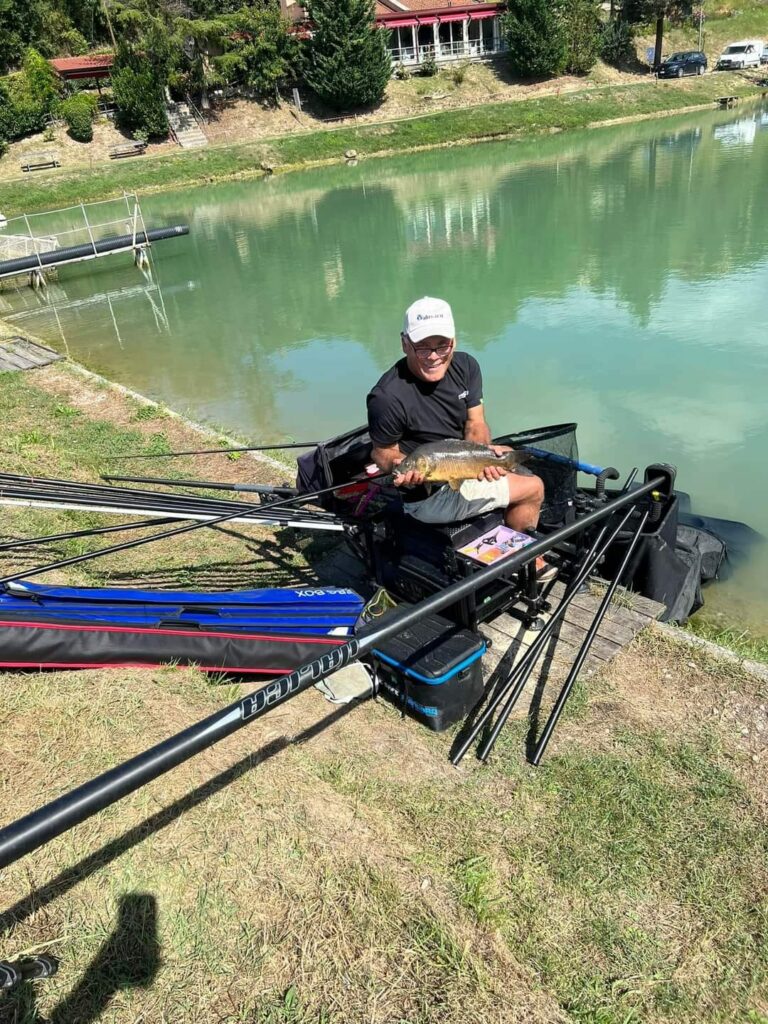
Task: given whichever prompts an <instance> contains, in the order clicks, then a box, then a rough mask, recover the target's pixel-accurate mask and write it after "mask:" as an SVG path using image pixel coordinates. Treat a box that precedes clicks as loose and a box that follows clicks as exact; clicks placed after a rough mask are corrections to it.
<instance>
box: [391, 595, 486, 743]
mask: <svg viewBox="0 0 768 1024" xmlns="http://www.w3.org/2000/svg"><path fill="white" fill-rule="evenodd" d="M487 647H488V644H487V643H486V641H485V640H484V639H483V637H481V636H479V635H478V634H477V633H473V632H471V631H470V630H468V629H461V628H460V627H458V626H456V624H455V623H453V622H450V621H449V620H448V619H444V618H442V617H441V616H440V615H427V616H425V618H423V619H421V620H420V621H419V622H417V623H415V624H414V625H413V626H409V627H408V628H407V629H404V630H403V632H402V633H398V634H397V636H393V637H390V638H389V639H388V640H385V641H384V642H383V643H382V644H381V645H380V646H379V647H377V648H375V649H374V651H373V661H374V667H375V669H376V674H377V677H378V682H379V692H380V693H381V694H382V696H384V697H386V698H387V699H388V700H391V701H392V703H393V704H395V705H396V706H397V707H399V708H401V709H402V711H403V713H404V714H407V715H409V716H410V717H411V718H415V719H416V720H417V721H419V722H421V723H422V725H426V726H427V728H428V729H433V730H434V731H435V732H442V731H443V729H447V728H448V727H449V726H451V725H454V724H455V723H456V722H458V721H460V720H461V719H462V718H464V717H465V716H466V715H467V714H468V713H469V712H470V711H471V710H472V708H473V707H475V705H476V704H477V702H478V701H479V700H480V698H481V697H482V695H483V673H482V666H481V659H482V656H483V654H485V651H486V649H487Z"/></svg>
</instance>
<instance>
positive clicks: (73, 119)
mask: <svg viewBox="0 0 768 1024" xmlns="http://www.w3.org/2000/svg"><path fill="white" fill-rule="evenodd" d="M97 108H98V102H97V100H96V99H95V98H94V97H93V96H89V95H87V94H86V93H84V92H81V93H78V94H77V95H76V96H70V98H69V99H67V100H64V102H63V103H62V104H61V107H60V110H61V116H62V117H63V118H64V120H65V121H66V122H67V127H68V128H69V134H70V135H71V136H72V138H73V139H74V140H75V142H91V141H92V140H93V119H94V117H95V116H96V110H97Z"/></svg>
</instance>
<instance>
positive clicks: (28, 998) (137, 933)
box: [0, 892, 160, 1024]
mask: <svg viewBox="0 0 768 1024" xmlns="http://www.w3.org/2000/svg"><path fill="white" fill-rule="evenodd" d="M159 967H160V946H159V942H158V938H157V901H156V900H155V897H154V896H152V895H150V894H149V893H144V892H134V893H127V894H126V895H124V896H121V897H120V903H119V906H118V911H117V922H116V924H115V927H114V929H113V931H112V932H111V934H110V935H109V936H108V937H107V938H106V940H105V941H104V943H103V944H102V946H101V948H100V949H99V951H98V952H97V954H96V956H95V957H94V958H93V960H92V961H91V963H90V964H89V965H88V967H87V969H86V971H85V973H84V974H83V976H82V978H81V979H80V980H79V981H78V983H77V984H76V985H75V987H74V988H73V989H72V991H71V992H70V993H69V995H67V996H65V997H64V998H63V999H62V1000H61V1002H59V1003H57V1005H56V1006H55V1007H54V1009H53V1010H52V1011H51V1014H50V1016H49V1017H47V1018H45V1024H92V1022H93V1021H97V1020H98V1019H99V1018H100V1017H101V1015H102V1013H103V1012H104V1011H105V1010H106V1008H107V1006H108V1005H109V1003H110V1002H111V1000H112V998H113V997H114V996H115V995H116V994H117V993H118V992H120V991H121V990H122V989H127V988H135V987H137V986H140V987H142V988H147V987H148V986H149V985H151V984H152V982H153V980H154V978H155V975H156V974H157V971H158V968H159ZM42 984H44V982H43V983H42ZM36 1002H37V1001H36V999H35V992H34V989H33V986H32V984H31V983H29V982H27V983H24V984H22V985H20V986H19V987H18V989H15V990H14V991H13V993H12V995H11V996H10V998H9V999H7V1001H5V1003H4V1005H3V1006H2V1007H1V1008H0V1020H5V1019H6V1018H5V1017H4V1015H3V1014H4V1012H8V1011H10V1016H9V1017H8V1018H7V1019H8V1020H14V1021H25V1022H28V1024H43V1018H41V1017H40V1016H39V1015H38V1013H37V1011H36Z"/></svg>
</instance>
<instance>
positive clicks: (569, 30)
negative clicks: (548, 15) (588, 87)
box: [562, 0, 603, 75]
mask: <svg viewBox="0 0 768 1024" xmlns="http://www.w3.org/2000/svg"><path fill="white" fill-rule="evenodd" d="M562 10H563V21H564V24H565V32H566V40H567V43H566V58H565V70H566V71H567V72H568V73H569V74H571V75H586V73H587V72H588V71H591V69H592V68H593V67H594V66H595V64H596V63H597V58H598V57H599V56H600V48H601V45H602V39H603V27H602V21H601V18H600V6H599V3H598V0H563V8H562Z"/></svg>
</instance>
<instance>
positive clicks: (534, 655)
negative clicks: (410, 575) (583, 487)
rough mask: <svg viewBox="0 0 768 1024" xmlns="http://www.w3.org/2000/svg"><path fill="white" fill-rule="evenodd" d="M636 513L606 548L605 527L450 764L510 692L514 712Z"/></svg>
mask: <svg viewBox="0 0 768 1024" xmlns="http://www.w3.org/2000/svg"><path fill="white" fill-rule="evenodd" d="M633 511H634V506H633V508H632V509H630V511H629V512H628V513H627V515H626V516H624V518H623V519H622V521H621V522H620V523H619V525H618V527H616V528H615V529H614V531H613V532H612V533H611V536H610V537H609V538H608V540H607V542H606V543H605V544H603V538H604V537H605V535H606V533H607V531H608V527H607V525H606V526H604V527H603V528H602V530H601V531H600V533H599V534H598V535H597V537H596V538H595V540H594V542H593V544H592V547H591V548H590V550H589V552H588V553H587V556H586V558H585V559H584V561H583V562H582V564H581V567H580V568H579V570H578V572H577V573H576V575H575V576H574V578H573V580H572V581H571V583H570V585H569V587H568V590H567V591H566V593H565V594H564V595H563V598H562V600H561V602H560V604H559V605H558V606H557V608H556V609H555V611H554V612H553V613H552V615H551V617H550V618H549V619H548V620H547V622H545V623H544V626H543V628H542V630H541V632H540V633H539V635H538V636H537V637H536V639H535V640H534V641H533V643H532V644H531V646H530V648H529V649H528V650H527V651H526V652H525V654H524V655H523V657H522V658H521V659H520V661H519V662H518V664H517V665H513V666H512V669H511V670H510V673H509V675H508V676H507V679H506V681H505V682H504V683H503V685H502V686H501V687H500V689H499V691H498V692H497V693H496V695H495V696H494V697H493V698H492V700H490V701H489V703H488V705H487V706H486V707H485V708H484V709H483V712H482V714H481V715H480V716H479V718H478V719H477V721H476V722H475V723H474V724H473V726H472V730H471V731H470V733H469V735H468V736H467V737H466V738H465V739H464V741H463V742H462V744H461V746H460V747H459V749H458V750H457V751H456V752H455V753H454V755H453V757H452V758H451V763H452V764H453V765H458V764H459V762H460V761H461V760H462V758H463V757H464V755H465V754H466V752H467V751H468V750H469V748H470V747H471V746H472V744H473V743H474V742H475V740H476V739H477V737H478V736H479V735H480V732H481V731H482V729H483V728H484V727H485V724H486V722H488V721H489V719H490V718H491V716H492V715H493V713H494V711H495V710H496V708H497V707H498V706H499V704H501V702H502V701H503V700H504V698H505V697H506V696H507V694H509V693H510V691H512V692H511V696H510V703H509V705H508V707H509V711H511V710H512V708H513V707H514V705H515V703H516V702H517V700H518V698H519V696H520V694H521V693H522V691H523V688H524V687H525V684H526V682H527V680H528V676H529V675H530V673H531V671H532V669H533V666H534V665H535V663H536V661H537V660H538V657H539V653H540V652H541V650H543V648H544V645H545V644H546V643H547V641H548V640H549V637H550V635H551V633H552V631H553V630H554V628H555V626H556V625H557V624H558V622H559V621H560V619H561V618H562V617H563V616H564V615H565V613H566V611H567V609H568V606H569V605H570V603H571V601H572V600H573V598H574V597H575V596H576V593H577V591H578V589H579V587H580V586H581V584H582V583H583V582H584V580H585V579H586V578H587V577H588V576H589V574H590V573H591V572H592V570H593V569H594V568H595V566H596V565H597V563H598V562H599V561H600V559H601V558H602V557H603V555H604V554H605V552H606V551H607V550H608V548H609V547H610V546H611V544H613V542H614V540H615V539H616V537H617V536H618V534H619V531H620V530H621V528H622V527H623V526H624V523H626V521H627V519H628V518H629V516H631V515H632V512H633ZM601 545H602V547H601ZM520 679H522V682H520ZM505 710H506V709H505ZM502 724H503V723H502ZM480 756H481V755H480V754H479V753H478V757H480Z"/></svg>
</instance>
